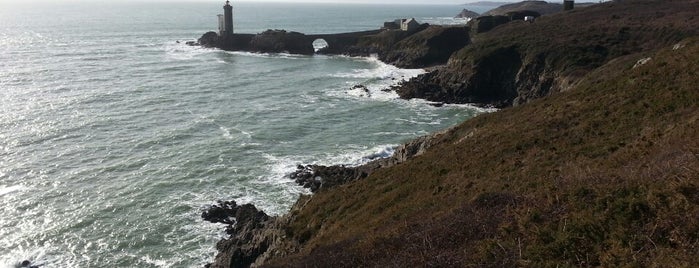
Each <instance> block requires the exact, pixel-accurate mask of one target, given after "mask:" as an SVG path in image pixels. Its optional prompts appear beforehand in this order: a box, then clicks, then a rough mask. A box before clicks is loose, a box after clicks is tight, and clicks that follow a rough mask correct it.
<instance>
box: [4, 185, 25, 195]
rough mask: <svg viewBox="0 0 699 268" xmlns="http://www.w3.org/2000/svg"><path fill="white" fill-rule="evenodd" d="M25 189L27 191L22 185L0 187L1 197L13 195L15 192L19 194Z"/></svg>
mask: <svg viewBox="0 0 699 268" xmlns="http://www.w3.org/2000/svg"><path fill="white" fill-rule="evenodd" d="M24 189H26V187H24V186H22V185H12V186H3V185H0V196H4V195H7V194H11V193H14V192H19V191H22V190H24Z"/></svg>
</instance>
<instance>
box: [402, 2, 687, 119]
mask: <svg viewBox="0 0 699 268" xmlns="http://www.w3.org/2000/svg"><path fill="white" fill-rule="evenodd" d="M697 10H699V1H697V0H669V1H666V0H625V1H620V2H619V3H617V2H607V3H603V4H599V5H594V6H591V7H585V8H581V9H576V10H573V11H568V12H561V13H557V14H554V15H550V16H542V17H539V18H538V19H537V20H536V22H534V23H526V22H523V21H513V22H510V23H507V24H504V25H500V26H498V27H496V28H495V29H493V30H491V31H489V32H486V33H482V34H477V35H475V36H473V37H472V38H471V39H472V44H471V45H469V46H466V47H465V48H463V49H461V50H460V51H458V52H456V53H454V55H452V57H451V58H450V60H449V63H448V66H446V67H445V68H442V69H439V70H437V71H434V72H432V73H428V74H425V75H423V76H422V77H419V78H417V79H414V80H413V81H410V82H408V83H406V84H405V85H404V86H403V87H402V88H400V89H399V90H398V93H399V94H400V95H401V96H402V97H404V98H413V97H415V98H426V99H429V100H433V101H440V102H449V103H464V102H477V103H486V104H492V105H495V106H499V107H506V106H511V105H513V104H514V105H518V104H523V103H527V102H528V101H530V100H534V99H537V98H540V97H543V96H547V95H550V94H552V93H556V92H560V91H563V90H567V89H569V88H570V87H572V86H574V84H575V83H576V82H577V81H578V80H579V79H580V78H581V77H582V76H584V75H586V74H587V73H588V72H590V71H592V70H594V69H595V68H598V67H600V66H602V65H604V64H606V63H607V62H609V61H610V60H612V59H615V58H617V57H620V56H625V55H631V54H635V53H641V52H648V51H653V50H656V49H658V48H660V47H664V46H668V45H671V44H674V43H676V42H678V41H680V40H682V39H684V38H687V37H689V36H694V35H696V34H697V33H699V31H698V30H697V29H699V13H698V11H697Z"/></svg>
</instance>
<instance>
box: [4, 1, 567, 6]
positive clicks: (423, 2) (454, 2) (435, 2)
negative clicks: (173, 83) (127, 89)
mask: <svg viewBox="0 0 699 268" xmlns="http://www.w3.org/2000/svg"><path fill="white" fill-rule="evenodd" d="M28 1H31V2H33V3H41V2H52V3H61V2H66V3H70V2H96V3H99V2H104V0H0V4H3V3H26V2H28ZM126 1H128V2H171V1H174V2H223V1H224V0H142V1H138V0H111V1H110V2H126ZM477 1H478V0H381V1H372V0H255V1H252V0H247V1H242V2H287V3H288V2H300V3H372V4H454V5H458V4H465V3H469V2H477ZM486 1H491V2H516V1H517V0H486ZM231 2H234V3H235V2H236V1H235V0H234V1H231ZM554 2H555V0H554Z"/></svg>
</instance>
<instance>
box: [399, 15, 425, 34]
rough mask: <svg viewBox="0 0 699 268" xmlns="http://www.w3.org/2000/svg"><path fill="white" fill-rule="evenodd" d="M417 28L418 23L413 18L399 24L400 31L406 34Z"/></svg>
mask: <svg viewBox="0 0 699 268" xmlns="http://www.w3.org/2000/svg"><path fill="white" fill-rule="evenodd" d="M418 27H420V23H418V22H417V21H416V20H415V18H411V19H403V20H401V23H400V29H401V30H403V31H407V32H410V31H414V30H416V29H417V28H418Z"/></svg>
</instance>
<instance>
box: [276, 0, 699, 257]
mask: <svg viewBox="0 0 699 268" xmlns="http://www.w3.org/2000/svg"><path fill="white" fill-rule="evenodd" d="M642 2H643V1H642ZM646 2H653V1H646ZM682 2H683V3H685V2H686V3H690V4H692V5H689V6H688V8H694V9H693V10H694V12H697V10H699V9H697V8H699V5H697V2H694V1H682ZM659 12H662V10H661V11H659ZM698 15H699V14H698ZM669 16H673V14H664V16H660V15H659V16H658V19H660V20H662V19H663V18H666V17H669ZM675 19H677V23H681V21H682V20H683V19H685V18H675ZM686 19H692V20H694V19H695V18H693V17H692V18H686ZM561 27H563V26H561ZM674 32H675V31H674V30H672V29H668V30H667V33H666V34H665V33H661V36H664V35H667V36H668V38H671V39H669V40H673V41H674V40H675V39H677V40H680V39H681V36H675V34H674ZM682 37H683V36H682ZM590 38H594V37H590ZM629 38H639V39H638V40H644V39H643V38H642V37H633V36H632V37H629ZM654 38H655V37H654ZM552 40H554V41H556V42H559V41H560V42H573V40H564V41H562V40H555V37H552ZM654 40H655V39H653V40H644V41H643V42H661V43H662V42H667V40H665V41H663V40H659V41H658V40H656V41H654ZM643 42H638V44H636V45H638V46H643V45H646V44H644V43H643ZM627 43H628V44H633V42H627ZM656 45H658V46H660V45H659V44H656ZM606 49H608V50H609V51H610V52H609V55H614V59H611V58H609V59H606V58H605V60H604V61H596V60H594V59H592V60H591V61H590V62H589V63H584V64H591V65H590V66H589V68H590V69H591V71H590V72H586V73H585V74H584V75H581V77H582V78H581V80H580V82H579V83H577V85H576V86H575V87H574V88H572V89H571V90H569V91H566V92H562V93H559V94H554V95H551V96H548V97H545V98H542V99H538V100H535V101H532V102H530V103H528V104H526V105H522V106H519V107H514V108H507V109H504V110H501V111H499V112H495V113H491V114H485V115H481V116H478V117H476V118H473V119H471V120H468V121H466V122H464V123H463V124H461V125H459V126H456V127H455V128H453V129H451V130H449V131H448V132H446V133H445V134H444V135H442V136H440V137H439V143H438V144H437V145H435V146H433V147H431V148H430V149H429V150H428V151H427V152H426V153H425V154H423V155H421V156H418V157H416V158H413V159H411V160H409V161H407V162H405V163H402V164H399V165H396V166H393V167H390V168H385V169H380V170H378V171H376V172H375V173H373V174H372V175H370V176H369V177H368V178H366V179H364V180H359V181H354V182H352V183H349V184H346V185H342V186H338V187H335V188H332V189H329V190H326V191H321V192H319V193H316V194H315V195H314V196H313V198H311V200H310V201H309V202H308V203H307V204H306V205H305V206H304V207H303V209H301V210H300V211H299V212H297V214H296V218H295V220H294V221H293V222H292V223H291V225H290V226H289V227H288V229H287V230H286V232H287V235H288V236H290V237H294V238H295V239H298V240H299V241H301V242H303V243H305V247H304V249H303V250H302V251H301V252H300V253H299V254H296V255H294V256H290V257H287V258H283V259H275V260H271V261H270V262H269V263H268V264H267V265H268V266H271V267H276V266H292V267H367V266H371V267H416V266H418V267H420V266H436V267H455V266H456V267H514V266H522V267H571V266H579V267H586V266H602V267H618V266H628V267H649V266H650V267H699V109H698V108H699V106H698V105H697V103H699V83H698V82H699V79H697V76H696V75H697V74H699V65H698V64H697V63H698V62H699V39H697V38H685V39H682V41H679V42H676V44H670V45H668V46H663V47H662V48H661V49H658V50H653V49H647V50H643V51H644V52H640V53H633V54H628V53H624V52H623V51H624V48H623V47H615V46H611V45H610V46H608V47H607V48H606ZM617 49H619V52H614V51H616V50H617ZM609 57H611V56H609ZM564 58H566V59H567V60H566V61H569V59H568V58H567V57H564ZM643 58H651V59H650V60H649V61H647V63H645V64H643V65H639V66H636V67H634V66H635V65H637V62H638V60H640V59H643ZM576 62H577V61H575V60H571V61H570V64H573V63H575V64H583V63H576Z"/></svg>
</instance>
